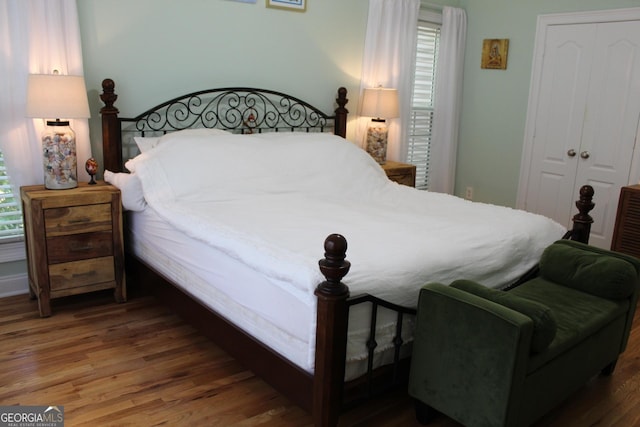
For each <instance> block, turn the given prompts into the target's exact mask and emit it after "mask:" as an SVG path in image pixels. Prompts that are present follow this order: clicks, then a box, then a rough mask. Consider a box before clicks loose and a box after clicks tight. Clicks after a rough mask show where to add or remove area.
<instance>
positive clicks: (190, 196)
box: [127, 132, 565, 370]
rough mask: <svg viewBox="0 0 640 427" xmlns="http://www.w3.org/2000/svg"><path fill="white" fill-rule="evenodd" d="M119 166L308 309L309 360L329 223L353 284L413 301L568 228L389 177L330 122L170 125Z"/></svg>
mask: <svg viewBox="0 0 640 427" xmlns="http://www.w3.org/2000/svg"><path fill="white" fill-rule="evenodd" d="M127 168H128V169H129V170H130V171H132V172H133V173H134V174H135V175H136V177H137V178H139V179H140V182H141V184H142V190H143V193H144V198H145V200H146V203H147V204H148V206H149V207H150V208H151V209H153V211H154V212H156V213H157V215H158V216H159V217H161V218H162V219H164V220H165V221H166V222H167V223H169V224H171V225H172V226H173V227H175V228H176V229H177V230H180V231H181V232H184V233H185V234H186V235H187V236H189V237H190V238H192V239H194V240H196V241H198V242H200V243H201V244H203V245H206V246H209V247H211V248H214V249H215V250H216V251H219V252H221V253H224V254H225V255H227V256H229V257H230V258H232V259H234V260H235V261H236V262H237V263H238V264H240V265H243V266H244V267H246V268H247V269H250V270H253V271H255V272H256V273H257V274H258V275H260V276H262V277H264V278H266V280H268V282H269V283H271V284H272V285H274V286H277V287H279V288H280V290H281V291H283V292H284V293H286V294H288V295H289V297H291V298H294V299H296V300H298V301H300V303H301V306H305V307H309V308H310V309H311V310H313V312H311V313H308V315H309V316H308V318H309V319H313V320H312V321H311V322H310V323H309V324H307V325H306V326H305V327H304V328H305V329H306V334H303V335H304V337H303V341H304V342H305V344H304V345H305V346H306V349H307V350H308V353H307V354H308V355H309V356H308V360H307V363H304V364H303V365H304V366H303V367H304V368H305V369H308V370H309V369H312V363H313V362H312V355H313V352H314V349H313V345H314V343H315V296H314V295H313V291H314V289H315V287H316V286H317V284H318V283H319V282H321V281H322V280H323V278H322V277H321V275H320V273H319V270H318V259H319V258H320V257H321V255H322V242H323V241H324V239H325V238H326V236H327V235H329V234H331V233H336V232H337V233H340V234H343V235H344V236H345V237H346V238H347V241H348V250H347V258H348V259H349V261H351V264H352V267H351V271H350V272H349V274H348V275H347V276H346V278H345V280H344V282H345V283H346V284H347V285H348V286H349V288H350V290H351V294H352V295H357V294H360V293H365V292H366V293H370V294H373V295H375V296H378V297H380V298H383V299H386V300H389V301H391V302H394V303H397V304H402V305H405V306H410V307H415V305H416V300H417V295H418V292H419V289H420V287H421V286H422V285H423V284H425V283H427V282H429V281H439V282H442V283H450V282H451V281H453V280H455V279H459V278H467V279H472V280H477V281H480V282H482V283H484V284H485V285H487V286H490V287H501V286H504V285H507V284H509V283H510V282H512V281H514V280H515V279H517V278H518V277H519V276H520V275H521V274H523V273H524V272H525V271H527V270H528V269H529V268H531V267H532V266H533V265H534V264H535V263H536V262H537V260H538V258H539V256H540V254H541V253H542V250H543V249H544V248H545V247H546V246H547V245H549V244H550V243H552V242H553V241H555V240H557V239H558V238H560V237H561V236H562V235H563V234H564V232H565V229H564V227H562V226H561V225H559V224H557V223H555V222H553V221H552V220H550V219H547V218H545V217H542V216H539V215H535V214H530V213H526V212H523V211H518V210H514V209H510V208H505V207H499V206H494V205H487V204H481V203H472V202H469V201H466V200H462V199H460V198H457V197H453V196H449V195H444V194H437V193H431V192H425V191H419V190H415V189H412V188H409V187H405V186H400V185H398V184H395V183H393V182H391V181H389V180H388V179H387V178H386V176H385V174H384V172H383V171H382V169H381V168H380V166H379V165H378V164H377V163H375V161H374V160H373V159H372V158H371V157H370V156H369V155H368V154H367V153H366V152H364V151H363V150H361V149H360V148H358V147H356V146H354V145H353V144H351V143H350V142H348V141H346V140H344V139H342V138H339V137H336V136H333V135H329V134H297V133H286V134H282V133H272V134H257V135H231V134H217V135H205V134H202V133H188V132H176V133H172V134H168V135H166V136H163V137H162V138H161V139H160V141H159V142H158V145H157V146H156V147H155V148H153V149H152V150H149V151H146V152H144V153H142V154H141V155H139V156H138V157H136V158H135V159H132V160H130V161H129V162H128V163H127ZM274 309H275V310H279V309H280V308H279V307H275V308H274ZM296 328H300V325H296ZM309 364H311V365H309Z"/></svg>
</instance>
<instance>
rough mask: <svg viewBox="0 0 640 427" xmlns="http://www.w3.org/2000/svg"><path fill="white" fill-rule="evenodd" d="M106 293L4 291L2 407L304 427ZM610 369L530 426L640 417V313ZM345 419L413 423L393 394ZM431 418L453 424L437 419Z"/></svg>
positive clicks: (252, 384)
mask: <svg viewBox="0 0 640 427" xmlns="http://www.w3.org/2000/svg"><path fill="white" fill-rule="evenodd" d="M131 294H132V295H131V298H130V300H129V302H127V303H125V304H115V303H114V302H113V299H112V295H111V294H109V293H102V292H100V293H94V294H91V295H85V296H77V297H69V298H64V299H60V300H55V301H54V302H53V316H52V317H50V318H46V319H42V318H40V317H39V316H38V309H37V303H36V302H35V301H32V300H30V299H29V297H28V295H19V296H14V297H9V298H3V299H0V405H62V406H64V410H65V425H67V426H162V425H166V426H285V427H286V426H292V427H293V426H295V427H297V426H307V425H310V424H311V417H310V415H309V414H308V413H307V412H305V411H303V410H302V409H300V408H298V407H296V406H295V405H293V404H291V403H290V402H289V401H288V400H287V399H286V398H284V397H283V396H281V395H280V394H278V393H277V392H275V391H274V390H273V389H272V388H271V387H270V386H268V385H267V384H265V383H264V382H263V381H261V380H260V379H259V378H257V377H255V376H254V375H253V374H252V373H251V372H250V371H247V370H246V369H244V368H243V367H242V366H241V365H240V364H239V363H237V362H235V361H234V360H233V359H232V358H230V357H229V356H228V355H227V354H225V353H224V352H223V351H221V350H220V349H219V348H218V347H217V346H216V345H215V344H214V343H212V342H211V341H209V340H208V339H206V338H204V337H203V336H202V335H200V334H199V333H198V332H196V331H195V330H194V329H193V328H192V327H191V326H189V325H187V324H186V323H185V322H184V321H182V319H180V318H179V317H177V316H175V315H174V314H172V313H171V312H170V311H169V310H168V309H167V308H166V307H164V306H163V305H161V304H160V303H158V302H157V301H156V300H155V299H154V298H153V297H150V296H145V295H140V294H136V292H135V291H133V292H131ZM638 317H639V315H638V313H636V320H635V324H634V329H633V332H632V336H631V340H630V343H629V347H628V349H627V351H626V352H625V354H623V356H622V357H621V359H620V361H619V362H618V366H617V368H616V371H615V372H614V374H613V376H611V377H609V378H605V377H596V378H594V379H593V380H591V381H590V382H589V383H588V384H586V385H585V386H584V387H583V388H582V389H581V390H579V391H578V392H577V393H576V394H575V395H574V396H573V397H571V398H570V399H569V400H568V401H566V402H565V403H564V404H563V405H561V407H559V408H557V409H556V410H554V411H553V412H552V413H550V414H548V415H547V416H546V417H545V418H544V419H543V420H541V421H540V422H539V423H538V424H537V425H536V426H537V427H546V426H563V427H567V426H569V427H571V426H576V427H578V426H589V425H598V426H634V425H640V325H639V323H640V319H638ZM340 425H342V426H385V427H387V426H389V427H391V426H394V427H395V426H397V427H400V426H402V427H412V426H418V425H419V424H418V423H417V422H416V421H415V419H414V415H413V407H412V403H411V401H410V399H409V398H408V397H407V396H406V395H405V394H404V393H399V394H397V395H395V396H390V397H388V398H385V399H382V400H379V401H376V402H373V403H371V404H367V405H365V406H362V407H360V408H357V409H355V410H353V411H351V412H349V413H347V414H345V415H343V417H342V418H341V420H340ZM431 425H432V426H435V427H455V426H459V424H457V423H455V422H453V421H451V420H450V419H448V418H446V417H444V416H440V417H439V418H437V419H436V420H435V421H434V422H433V423H432V424H431Z"/></svg>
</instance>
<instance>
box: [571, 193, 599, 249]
mask: <svg viewBox="0 0 640 427" xmlns="http://www.w3.org/2000/svg"><path fill="white" fill-rule="evenodd" d="M593 193H594V191H593V187H592V186H590V185H583V186H582V187H581V188H580V199H579V200H577V201H576V207H577V208H578V213H577V214H576V215H574V216H573V219H572V221H573V230H571V240H577V241H578V242H582V243H589V234H590V233H591V224H593V218H591V215H589V212H591V210H592V209H593V208H594V206H595V203H593Z"/></svg>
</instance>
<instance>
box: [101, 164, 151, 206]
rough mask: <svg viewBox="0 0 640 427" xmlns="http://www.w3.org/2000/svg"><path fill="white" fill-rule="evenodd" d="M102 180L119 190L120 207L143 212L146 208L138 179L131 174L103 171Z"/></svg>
mask: <svg viewBox="0 0 640 427" xmlns="http://www.w3.org/2000/svg"><path fill="white" fill-rule="evenodd" d="M104 180H105V181H106V182H108V183H109V184H112V185H113V186H115V187H117V188H119V189H120V193H121V195H122V207H123V208H124V209H125V210H128V211H143V210H144V208H145V207H146V206H147V201H146V200H145V199H144V193H143V192H142V183H141V182H140V179H139V178H138V177H137V176H136V175H135V174H132V173H114V172H111V171H109V170H105V171H104Z"/></svg>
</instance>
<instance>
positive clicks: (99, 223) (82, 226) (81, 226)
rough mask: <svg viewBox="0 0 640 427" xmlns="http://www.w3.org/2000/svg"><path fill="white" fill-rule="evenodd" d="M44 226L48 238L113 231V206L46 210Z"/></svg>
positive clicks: (107, 204)
mask: <svg viewBox="0 0 640 427" xmlns="http://www.w3.org/2000/svg"><path fill="white" fill-rule="evenodd" d="M44 224H45V233H46V234H47V237H52V236H60V235H66V234H72V233H86V232H89V231H103V230H111V204H109V203H102V204H99V205H88V206H72V207H67V208H55V209H46V210H45V211H44Z"/></svg>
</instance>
